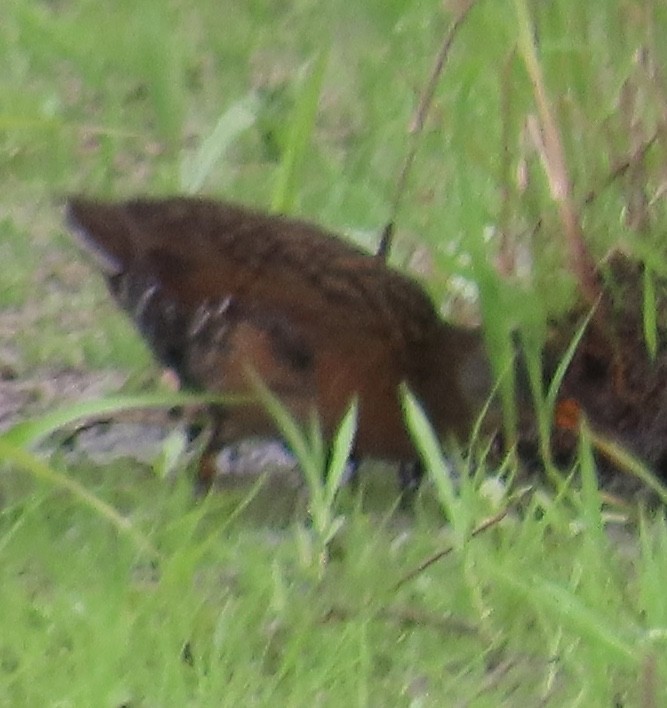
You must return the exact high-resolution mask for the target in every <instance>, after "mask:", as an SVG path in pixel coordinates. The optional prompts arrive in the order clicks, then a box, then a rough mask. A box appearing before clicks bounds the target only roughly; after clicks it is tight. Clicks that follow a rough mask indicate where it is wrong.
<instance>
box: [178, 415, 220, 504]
mask: <svg viewBox="0 0 667 708" xmlns="http://www.w3.org/2000/svg"><path fill="white" fill-rule="evenodd" d="M224 422H225V411H224V410H222V409H220V408H215V409H211V410H210V411H209V424H208V426H205V425H204V424H203V423H202V421H201V420H196V421H193V422H191V423H190V424H189V425H188V427H187V433H186V434H187V436H188V439H189V440H194V439H195V438H197V437H199V436H200V435H201V434H202V430H203V429H204V427H208V428H209V432H208V440H207V441H206V446H205V447H204V451H203V452H202V454H201V457H200V458H199V465H198V466H197V472H196V474H195V480H194V486H195V496H197V497H202V496H205V495H206V494H208V493H209V492H210V491H211V487H212V486H213V482H214V481H215V478H216V476H217V474H218V468H217V466H216V459H217V457H218V453H219V452H220V450H221V449H222V448H223V447H224V446H225V445H226V444H227V442H228V441H227V439H226V437H225V430H224Z"/></svg>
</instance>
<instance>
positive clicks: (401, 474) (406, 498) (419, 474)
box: [398, 460, 424, 510]
mask: <svg viewBox="0 0 667 708" xmlns="http://www.w3.org/2000/svg"><path fill="white" fill-rule="evenodd" d="M423 479H424V465H423V464H422V462H421V460H411V461H410V462H401V464H400V465H399V468H398V488H399V490H400V493H401V508H402V509H405V510H409V509H412V506H413V504H414V499H415V496H416V494H417V492H418V491H419V487H420V486H421V483H422V480H423Z"/></svg>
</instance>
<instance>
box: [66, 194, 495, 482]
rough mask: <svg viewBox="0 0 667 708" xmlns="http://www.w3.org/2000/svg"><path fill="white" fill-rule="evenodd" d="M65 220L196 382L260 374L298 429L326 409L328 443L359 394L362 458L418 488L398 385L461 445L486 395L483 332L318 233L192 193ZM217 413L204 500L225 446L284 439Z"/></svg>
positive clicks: (257, 421) (262, 415)
mask: <svg viewBox="0 0 667 708" xmlns="http://www.w3.org/2000/svg"><path fill="white" fill-rule="evenodd" d="M67 211H68V219H69V223H70V224H71V226H72V227H73V229H74V230H75V231H76V233H77V234H78V236H79V237H80V240H81V243H82V244H83V246H84V247H85V248H86V249H87V250H88V251H89V252H90V253H91V254H92V255H93V257H94V258H95V260H96V261H97V263H98V265H99V266H100V268H101V270H102V271H103V273H104V275H105V277H106V280H107V284H108V287H109V289H110V291H111V293H112V295H113V297H114V298H115V299H116V301H117V302H118V304H119V305H120V306H121V307H122V308H123V309H124V310H126V311H127V312H128V313H129V315H130V317H131V318H132V319H133V320H134V322H135V324H136V326H137V327H138V329H139V331H140V332H141V334H142V335H143V336H144V338H145V339H146V340H147V341H148V343H149V345H150V347H151V348H152V350H153V352H154V354H155V356H156V357H157V358H158V359H159V361H160V362H161V363H162V364H163V365H165V366H167V367H169V368H171V369H173V370H175V371H176V372H177V374H178V375H179V376H180V378H181V381H182V382H183V383H184V384H185V385H186V386H190V387H194V388H199V389H207V390H211V391H214V392H220V393H234V394H245V393H252V391H253V389H252V383H251V381H250V379H249V371H250V370H253V371H254V372H255V373H256V374H257V375H259V377H260V378H261V379H262V380H263V381H264V383H265V384H266V385H267V386H268V387H269V388H270V389H271V390H272V391H273V392H274V393H275V394H276V395H277V396H278V397H279V398H280V399H281V401H282V403H283V404H284V405H286V406H287V407H288V409H289V410H290V411H291V413H292V414H293V415H295V416H296V418H297V419H298V420H300V421H302V422H304V421H306V420H307V419H308V418H309V416H310V414H311V412H312V410H313V409H315V410H316V411H317V413H318V414H319V418H320V421H321V424H322V429H323V431H324V434H325V435H326V436H331V434H332V433H333V431H335V429H336V427H337V425H338V423H339V421H340V419H341V417H342V415H343V414H344V412H345V410H346V408H347V406H348V404H349V403H350V400H351V398H352V397H353V396H354V395H355V394H356V395H357V396H358V401H359V417H358V430H357V436H356V442H355V448H354V455H355V457H356V458H361V457H365V456H368V457H373V458H380V459H385V460H392V461H398V462H400V463H403V464H402V472H401V475H402V476H401V479H402V480H409V481H410V482H411V483H413V482H414V481H415V479H414V477H412V476H411V475H410V474H409V472H407V471H409V470H410V468H411V467H410V466H411V465H412V463H413V462H414V460H415V459H416V457H417V454H416V451H415V448H414V446H413V443H412V441H411V439H410V436H409V435H408V433H407V432H406V429H405V426H404V421H403V416H402V411H401V405H400V398H399V392H398V387H399V385H400V384H401V383H402V382H405V383H407V385H408V386H409V387H410V389H411V390H412V392H413V393H414V394H415V395H416V396H417V397H418V399H419V400H420V401H421V403H422V405H423V406H424V408H425V411H426V413H427V414H428V416H429V418H430V420H431V422H432V424H433V425H434V427H435V429H436V430H437V431H438V432H439V433H440V434H441V435H442V436H447V435H451V434H453V435H455V436H456V437H458V438H459V439H461V440H464V439H465V438H466V436H467V435H468V434H469V431H470V428H471V426H472V424H473V423H474V421H475V419H476V417H477V415H478V413H479V411H480V409H481V407H482V405H483V403H484V402H485V400H486V398H487V396H488V395H489V392H490V390H491V386H492V375H491V370H490V367H489V364H488V359H487V356H486V353H485V350H484V346H483V342H482V337H481V334H480V332H479V331H477V330H475V331H472V330H467V329H463V328H458V327H454V326H452V325H450V324H447V323H445V322H443V321H442V320H441V319H440V318H439V316H438V314H437V312H436V310H435V308H434V306H433V303H432V302H431V300H430V299H429V297H428V296H427V295H426V293H425V292H424V291H423V290H422V288H421V287H420V286H419V285H418V284H417V283H416V282H414V281H413V280H411V279H410V278H408V277H406V276H405V275H402V274H401V273H399V272H397V271H396V270H393V269H391V268H389V267H388V266H387V265H386V264H385V262H384V260H383V259H382V258H381V257H379V256H374V255H370V254H368V253H365V252H364V251H362V250H360V249H358V248H355V247H354V246H351V245H349V244H348V243H345V242H344V241H342V240H341V239H340V238H338V237H336V236H335V235H333V234H331V233H328V232H327V231H325V230H323V229H321V228H319V227H317V226H315V225H312V224H309V223H306V222H304V221H298V220H295V219H289V218H285V217H282V216H274V215H267V214H263V213H260V212H257V211H253V210H250V209H247V208H245V207H242V206H238V205H234V204H229V203H223V202H217V201H212V200H208V199H200V198H186V197H175V198H166V199H134V200H131V201H126V202H118V203H104V202H100V201H93V200H89V199H85V198H79V197H77V198H72V199H70V200H69V203H68V209H67ZM211 416H212V421H213V426H212V432H211V437H210V439H209V442H208V445H207V448H206V450H205V452H204V456H203V458H202V462H201V464H200V468H199V472H198V479H197V482H198V485H199V487H200V488H203V489H208V488H209V487H210V485H211V483H212V481H213V477H214V474H215V465H214V460H215V454H216V453H217V451H218V450H219V449H220V448H221V447H222V446H224V445H226V444H228V443H231V442H234V441H236V440H238V439H240V438H244V437H249V436H271V435H274V436H275V428H274V425H273V423H272V420H271V419H270V417H269V416H268V415H267V414H266V412H265V411H264V409H263V408H262V407H261V405H259V404H248V405H243V406H234V407H229V408H225V409H221V408H219V407H216V408H213V409H212V410H211Z"/></svg>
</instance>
